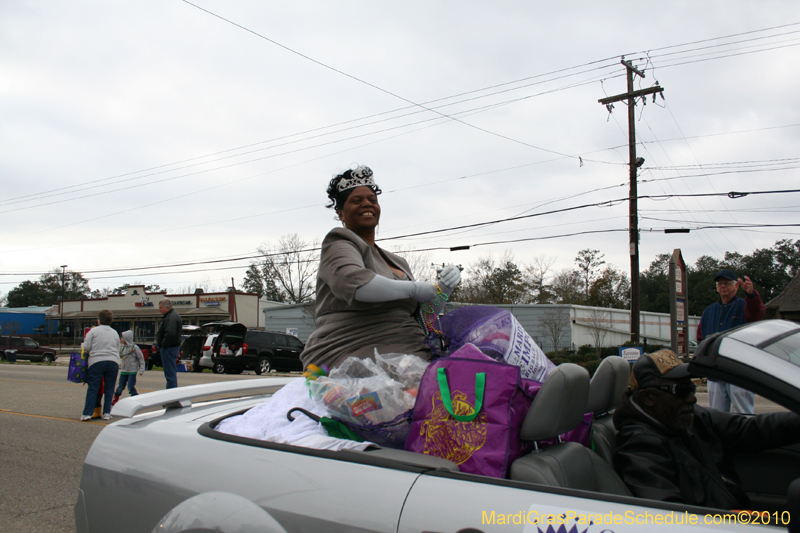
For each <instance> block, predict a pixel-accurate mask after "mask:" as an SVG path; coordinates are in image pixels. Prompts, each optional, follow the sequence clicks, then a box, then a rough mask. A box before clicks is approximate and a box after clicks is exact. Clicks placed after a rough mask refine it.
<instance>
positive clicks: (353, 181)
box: [301, 166, 460, 367]
mask: <svg viewBox="0 0 800 533" xmlns="http://www.w3.org/2000/svg"><path fill="white" fill-rule="evenodd" d="M380 192H381V189H380V188H379V187H378V186H377V185H376V184H375V182H374V181H373V179H372V170H371V169H370V168H369V167H365V166H360V167H358V168H355V169H352V170H347V171H345V172H343V173H342V174H339V175H338V176H335V177H334V178H333V179H332V180H331V181H330V184H329V185H328V191H327V193H328V198H329V199H330V201H331V202H330V204H329V205H328V207H333V208H334V209H335V210H336V214H337V217H338V219H339V220H340V221H341V222H342V226H344V227H342V228H335V229H333V230H331V231H330V232H329V233H328V235H327V236H326V237H325V239H324V240H323V242H322V252H321V255H320V267H319V271H318V274H317V303H316V318H317V329H316V330H315V331H314V333H312V334H311V336H310V337H309V338H308V342H307V343H306V347H305V350H304V351H303V354H302V356H301V358H302V360H303V363H304V365H306V366H307V365H309V364H315V365H323V364H324V365H327V366H329V367H334V366H337V365H338V364H340V363H341V362H342V361H344V360H345V359H346V358H348V357H351V356H356V357H362V358H364V357H371V356H372V355H373V353H374V351H375V349H376V348H377V349H378V351H379V352H381V353H406V354H415V355H418V356H420V357H423V358H425V359H430V355H431V352H430V348H429V347H428V346H427V345H425V344H424V342H423V340H424V333H423V330H422V328H421V327H420V325H419V324H418V322H417V321H416V319H415V318H414V313H415V312H416V311H417V307H418V305H419V304H420V303H424V302H429V301H431V300H434V299H436V298H437V296H438V295H439V291H441V292H443V293H447V294H449V293H450V291H452V289H453V287H455V285H456V283H458V280H459V278H460V274H459V273H458V272H459V271H458V269H457V268H455V267H448V268H447V269H445V270H443V271H442V275H441V281H440V283H439V287H438V289H437V287H435V286H434V285H431V284H430V283H425V282H422V281H414V276H413V275H412V273H411V268H410V267H409V265H408V263H407V262H406V261H405V260H404V259H403V258H402V257H400V256H398V255H395V254H393V253H390V252H387V251H386V250H383V249H382V248H380V247H378V246H377V245H376V244H375V228H376V227H377V226H378V223H379V222H380V218H381V207H380V204H379V203H378V195H379V194H380Z"/></svg>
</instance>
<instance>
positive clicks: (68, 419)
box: [0, 409, 107, 425]
mask: <svg viewBox="0 0 800 533" xmlns="http://www.w3.org/2000/svg"><path fill="white" fill-rule="evenodd" d="M0 414H5V415H18V416H30V417H33V418H47V419H49V420H64V421H66V422H78V423H81V424H85V423H87V422H91V423H92V424H103V425H107V424H106V422H107V421H106V420H102V419H100V418H97V419H92V420H78V419H76V418H63V417H60V416H47V415H33V414H30V413H17V412H16V411H9V410H8V409H0ZM95 420H97V421H96V422H95Z"/></svg>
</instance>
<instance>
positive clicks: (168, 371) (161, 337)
mask: <svg viewBox="0 0 800 533" xmlns="http://www.w3.org/2000/svg"><path fill="white" fill-rule="evenodd" d="M158 310H159V311H160V312H161V314H162V315H163V318H162V319H161V324H159V326H158V332H157V333H156V345H157V346H158V349H159V350H160V351H161V366H162V367H164V377H165V378H166V380H167V388H168V389H174V388H175V387H177V386H178V363H177V361H178V356H179V355H180V351H181V330H182V329H183V322H181V317H180V315H178V312H177V311H175V309H173V308H172V300H170V299H169V298H164V299H163V300H161V301H160V302H158Z"/></svg>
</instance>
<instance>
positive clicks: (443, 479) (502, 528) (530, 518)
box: [397, 472, 764, 533]
mask: <svg viewBox="0 0 800 533" xmlns="http://www.w3.org/2000/svg"><path fill="white" fill-rule="evenodd" d="M651 505H657V506H658V507H651ZM656 516H658V517H659V518H656ZM729 516H730V515H729ZM656 520H658V522H656ZM722 520H723V518H722V516H721V515H719V514H717V515H716V521H715V511H714V510H712V509H708V510H704V509H701V508H699V507H690V506H686V505H681V504H669V503H659V502H653V501H652V500H642V499H637V498H633V497H629V496H611V495H607V494H599V493H590V492H586V491H578V490H570V489H562V488H554V487H543V486H541V485H533V484H526V483H520V482H515V481H507V480H501V479H492V478H484V477H481V476H471V475H466V474H459V473H446V472H429V473H426V474H423V475H421V476H420V477H419V479H417V481H416V483H414V486H413V487H412V488H411V492H410V493H409V496H408V498H407V499H406V503H405V505H404V506H403V512H402V514H401V515H400V527H399V528H398V529H397V531H398V533H412V532H413V533H418V532H420V531H429V532H434V531H435V532H453V533H456V532H464V531H469V532H470V533H480V532H498V533H500V532H502V533H509V532H525V533H546V532H554V533H555V532H580V533H601V532H614V533H623V532H630V533H634V532H635V533H641V532H642V531H663V532H671V531H712V530H713V531H762V532H763V531H764V529H763V526H761V525H759V526H753V525H741V524H738V523H736V520H735V519H732V517H729V518H728V519H727V522H722ZM721 523H722V525H720V524H721ZM687 524H688V526H687ZM692 525H694V526H695V527H691V526H692Z"/></svg>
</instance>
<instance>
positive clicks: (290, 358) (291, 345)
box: [275, 335, 303, 372]
mask: <svg viewBox="0 0 800 533" xmlns="http://www.w3.org/2000/svg"><path fill="white" fill-rule="evenodd" d="M275 337H277V338H276V342H277V351H278V352H279V353H280V356H279V357H280V358H281V363H282V364H281V367H282V368H284V369H286V370H287V371H295V372H297V371H301V370H303V362H302V361H300V353H301V352H302V351H303V343H302V342H300V340H299V339H297V338H295V337H292V336H291V335H275Z"/></svg>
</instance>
